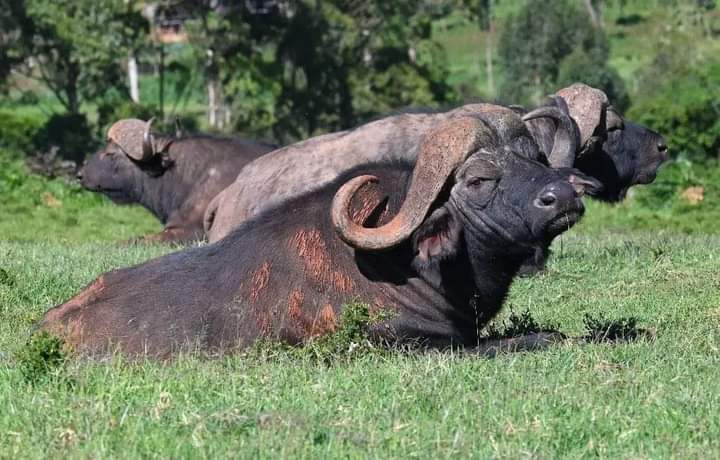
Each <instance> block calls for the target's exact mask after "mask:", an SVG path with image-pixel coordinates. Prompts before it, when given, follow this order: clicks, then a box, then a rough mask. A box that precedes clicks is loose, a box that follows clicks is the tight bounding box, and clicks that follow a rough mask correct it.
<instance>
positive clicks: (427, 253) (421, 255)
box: [413, 207, 462, 268]
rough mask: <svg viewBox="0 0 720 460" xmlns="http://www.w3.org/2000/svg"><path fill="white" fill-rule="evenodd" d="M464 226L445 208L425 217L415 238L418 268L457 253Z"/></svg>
mask: <svg viewBox="0 0 720 460" xmlns="http://www.w3.org/2000/svg"><path fill="white" fill-rule="evenodd" d="M461 234H462V226H461V225H460V222H458V221H457V219H456V218H455V217H454V216H453V215H452V214H451V213H450V212H449V211H448V210H447V209H446V208H445V207H441V208H438V209H436V210H435V211H433V212H432V214H430V217H428V218H427V219H425V222H423V223H422V225H420V228H418V229H417V231H416V232H415V236H414V238H413V242H414V248H415V251H416V254H417V255H416V257H415V264H416V268H425V267H428V266H430V265H433V264H435V263H437V262H440V261H442V260H444V259H448V258H450V257H452V256H454V255H455V254H457V251H458V248H459V246H460V235H461Z"/></svg>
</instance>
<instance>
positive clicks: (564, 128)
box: [522, 98, 580, 168]
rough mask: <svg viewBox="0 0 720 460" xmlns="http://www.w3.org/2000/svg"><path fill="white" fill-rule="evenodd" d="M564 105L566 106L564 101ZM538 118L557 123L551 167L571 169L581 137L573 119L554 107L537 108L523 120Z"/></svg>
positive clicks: (549, 158) (549, 157)
mask: <svg viewBox="0 0 720 460" xmlns="http://www.w3.org/2000/svg"><path fill="white" fill-rule="evenodd" d="M556 99H560V98H556ZM556 103H560V101H557V100H556ZM562 105H564V101H562ZM537 118H551V119H553V120H555V122H556V123H557V129H556V130H555V137H554V139H553V147H552V152H550V153H549V154H548V160H549V162H550V165H551V166H552V167H554V168H560V167H571V166H572V165H573V163H575V155H577V151H578V149H579V148H580V139H579V137H580V136H579V134H578V132H577V127H576V125H575V122H574V121H573V119H572V118H571V117H570V115H569V114H568V113H567V112H563V111H562V110H561V109H560V108H559V107H553V106H545V107H540V108H537V109H535V110H533V111H531V112H528V113H527V114H525V116H523V118H522V119H523V121H530V120H535V119H537Z"/></svg>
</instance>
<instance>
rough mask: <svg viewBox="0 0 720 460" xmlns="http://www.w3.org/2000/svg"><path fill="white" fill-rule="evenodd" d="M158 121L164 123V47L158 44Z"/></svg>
mask: <svg viewBox="0 0 720 460" xmlns="http://www.w3.org/2000/svg"><path fill="white" fill-rule="evenodd" d="M159 73H160V94H159V96H160V101H159V103H160V120H162V121H165V45H164V44H162V43H161V44H160V68H159Z"/></svg>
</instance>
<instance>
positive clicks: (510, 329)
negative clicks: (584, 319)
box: [485, 309, 560, 339]
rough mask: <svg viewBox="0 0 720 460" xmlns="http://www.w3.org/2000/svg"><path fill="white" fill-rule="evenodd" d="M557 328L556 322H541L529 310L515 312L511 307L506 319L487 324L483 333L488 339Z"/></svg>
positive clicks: (558, 327)
mask: <svg viewBox="0 0 720 460" xmlns="http://www.w3.org/2000/svg"><path fill="white" fill-rule="evenodd" d="M559 329H560V326H559V325H558V324H542V323H540V322H538V321H537V320H536V319H535V318H534V317H533V315H532V313H530V310H525V311H524V312H522V313H517V312H515V311H514V310H512V309H511V310H510V314H509V315H508V318H507V319H506V320H504V321H501V322H498V321H494V322H491V323H490V324H488V325H487V326H486V327H485V334H486V337H487V338H490V339H509V338H513V337H521V336H524V335H529V334H535V333H538V332H555V331H558V330H559Z"/></svg>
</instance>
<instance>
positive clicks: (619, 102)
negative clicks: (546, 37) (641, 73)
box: [557, 47, 630, 111]
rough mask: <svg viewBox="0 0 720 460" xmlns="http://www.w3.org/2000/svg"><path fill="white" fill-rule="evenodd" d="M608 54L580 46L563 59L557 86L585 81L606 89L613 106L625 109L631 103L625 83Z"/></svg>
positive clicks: (595, 86)
mask: <svg viewBox="0 0 720 460" xmlns="http://www.w3.org/2000/svg"><path fill="white" fill-rule="evenodd" d="M606 60H607V56H604V57H603V56H602V55H599V53H597V52H592V51H590V52H588V51H585V50H584V49H583V48H581V47H578V48H575V50H573V52H572V53H570V54H569V55H568V56H567V57H566V58H564V59H563V60H562V63H561V64H560V69H559V70H558V77H557V86H558V88H560V87H565V86H569V85H571V84H573V83H575V82H583V83H585V84H587V85H590V86H592V87H594V88H600V89H601V90H603V91H605V94H607V95H608V98H609V99H610V101H611V102H612V104H613V106H615V107H616V108H617V109H619V110H621V111H625V110H626V109H627V108H628V106H629V105H630V97H629V96H628V93H627V89H626V88H625V83H623V81H622V78H620V75H619V74H618V73H617V71H616V70H615V69H613V68H612V67H610V66H609V65H608V64H607V62H606Z"/></svg>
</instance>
